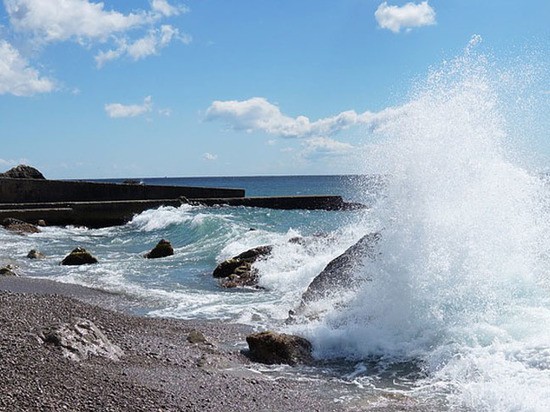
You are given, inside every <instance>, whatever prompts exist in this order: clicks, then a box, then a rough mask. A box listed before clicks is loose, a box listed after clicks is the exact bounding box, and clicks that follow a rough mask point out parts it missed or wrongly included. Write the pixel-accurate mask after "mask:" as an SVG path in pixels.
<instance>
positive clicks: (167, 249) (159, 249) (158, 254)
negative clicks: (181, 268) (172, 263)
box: [145, 239, 174, 259]
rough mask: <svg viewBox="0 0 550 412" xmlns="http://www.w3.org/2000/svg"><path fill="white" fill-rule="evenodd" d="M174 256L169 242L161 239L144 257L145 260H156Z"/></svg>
mask: <svg viewBox="0 0 550 412" xmlns="http://www.w3.org/2000/svg"><path fill="white" fill-rule="evenodd" d="M173 254H174V248H173V247H172V245H171V244H170V242H169V241H167V240H165V239H161V240H160V241H159V242H158V243H157V245H156V246H155V247H154V248H153V250H151V251H150V252H149V253H147V254H146V255H145V257H146V258H147V259H158V258H163V257H167V256H172V255H173Z"/></svg>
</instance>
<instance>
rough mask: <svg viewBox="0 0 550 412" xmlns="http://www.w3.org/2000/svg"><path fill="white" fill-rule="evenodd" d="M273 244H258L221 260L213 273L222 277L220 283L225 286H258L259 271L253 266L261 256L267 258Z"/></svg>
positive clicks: (218, 277) (219, 277)
mask: <svg viewBox="0 0 550 412" xmlns="http://www.w3.org/2000/svg"><path fill="white" fill-rule="evenodd" d="M272 250H273V246H258V247H255V248H253V249H250V250H247V251H245V252H243V253H241V254H240V255H237V256H234V257H232V258H231V259H227V260H224V261H223V262H221V263H220V264H219V265H218V266H217V267H216V269H214V272H213V273H212V275H213V276H214V277H215V278H217V279H220V285H221V286H222V287H224V288H235V287H238V286H241V287H242V286H252V287H257V286H258V272H257V270H256V269H255V268H254V267H253V266H252V264H253V263H254V262H256V261H257V260H258V259H260V258H265V257H266V256H268V255H269V254H271V251H272Z"/></svg>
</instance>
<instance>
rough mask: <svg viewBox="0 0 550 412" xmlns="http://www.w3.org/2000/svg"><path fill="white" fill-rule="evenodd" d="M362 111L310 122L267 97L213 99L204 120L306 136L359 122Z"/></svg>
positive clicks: (343, 127) (337, 130) (343, 113)
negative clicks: (289, 114) (282, 108)
mask: <svg viewBox="0 0 550 412" xmlns="http://www.w3.org/2000/svg"><path fill="white" fill-rule="evenodd" d="M365 115H368V114H365ZM365 115H358V114H357V113H356V112H355V111H353V110H350V111H346V112H342V113H340V114H338V115H336V116H333V117H327V118H325V119H320V120H317V121H314V122H312V121H310V120H309V118H307V117H305V116H298V117H296V118H293V117H289V116H286V115H284V114H283V113H281V110H280V109H279V107H278V106H276V105H274V104H272V103H270V102H268V101H267V99H265V98H263V97H253V98H251V99H248V100H243V101H236V100H229V101H215V102H213V103H212V105H211V106H210V107H209V108H208V110H207V112H206V120H209V121H210V120H222V121H225V122H227V123H229V124H231V126H232V127H233V128H234V129H235V130H245V131H248V132H251V131H254V130H256V131H258V130H259V131H263V132H265V133H268V134H273V135H278V136H282V137H307V136H323V135H324V136H328V135H332V134H334V133H337V132H339V131H341V130H344V129H347V128H349V127H351V126H353V125H355V124H357V123H361V122H362V119H361V117H362V116H365Z"/></svg>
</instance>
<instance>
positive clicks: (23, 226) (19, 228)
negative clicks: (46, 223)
mask: <svg viewBox="0 0 550 412" xmlns="http://www.w3.org/2000/svg"><path fill="white" fill-rule="evenodd" d="M2 226H4V227H5V228H6V230H9V231H10V232H16V233H20V234H24V233H40V229H38V227H36V226H35V225H33V224H31V223H27V222H24V221H22V220H19V219H14V218H11V217H8V218H6V219H4V220H2Z"/></svg>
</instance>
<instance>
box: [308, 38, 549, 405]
mask: <svg viewBox="0 0 550 412" xmlns="http://www.w3.org/2000/svg"><path fill="white" fill-rule="evenodd" d="M478 42H479V38H477V37H476V38H474V39H473V41H472V43H471V44H470V45H469V46H468V48H467V49H466V51H465V53H464V55H462V56H460V57H459V58H457V59H455V60H453V61H451V62H448V63H446V64H444V65H443V67H442V68H440V69H438V70H435V71H433V72H432V73H431V74H430V76H429V78H428V79H427V81H426V82H425V83H424V84H423V85H421V86H419V87H418V88H417V89H416V90H415V91H414V93H413V95H412V97H411V99H410V101H409V102H408V103H406V104H404V105H403V106H401V107H399V108H396V109H395V110H394V111H393V113H392V115H391V116H388V117H387V118H386V119H385V120H384V121H382V122H380V123H379V124H377V125H376V128H375V129H374V133H375V134H378V135H380V136H382V137H384V139H385V140H383V142H382V143H380V144H379V145H377V146H373V147H371V148H370V153H369V155H368V156H367V159H366V163H367V164H368V165H369V166H372V167H373V168H374V170H375V171H376V172H378V173H383V174H384V175H386V176H387V182H388V184H387V188H386V190H385V196H384V197H383V198H381V199H380V201H379V202H378V204H377V205H376V207H375V209H374V211H373V216H374V217H375V218H376V219H377V221H378V224H379V227H380V228H381V230H382V241H381V242H380V257H379V258H378V259H377V260H375V261H374V262H366V266H365V273H364V275H365V276H367V277H369V278H372V281H370V282H366V283H364V284H363V286H362V287H361V288H360V289H359V290H358V291H357V292H356V293H355V295H354V296H353V298H352V300H351V301H350V302H349V304H348V305H347V306H346V308H345V309H342V310H333V311H332V312H331V313H330V314H329V315H328V316H326V317H325V318H324V319H323V320H322V321H321V322H319V323H316V324H310V325H305V326H302V327H301V328H299V329H300V330H301V332H303V333H306V335H307V336H309V337H310V338H311V339H312V340H313V341H314V343H315V347H316V351H317V355H318V356H320V357H340V356H344V357H349V358H376V359H378V360H379V361H380V362H387V363H394V362H403V361H414V362H418V363H419V364H420V365H421V368H422V371H423V373H425V374H426V376H427V377H426V378H425V379H421V380H418V381H416V383H415V385H413V386H415V389H414V393H415V394H416V395H417V396H419V397H424V398H440V399H442V401H441V402H443V404H447V405H448V406H449V407H450V408H451V409H458V410H463V409H468V410H477V411H479V410H532V411H543V410H549V408H550V391H549V390H548V388H549V387H550V288H549V284H550V281H549V279H550V276H549V273H550V272H549V269H550V267H549V264H550V261H549V253H548V252H549V249H550V238H549V233H550V230H549V229H550V227H549V226H550V215H549V207H548V206H549V202H548V199H549V196H548V192H549V191H548V187H547V186H545V184H544V182H543V180H542V179H541V178H540V176H538V175H537V174H536V173H533V172H531V171H529V170H527V169H526V168H524V167H522V166H520V165H521V164H522V163H523V162H522V161H520V160H519V159H517V158H516V155H515V152H514V151H513V149H512V145H510V143H509V142H510V140H513V139H514V138H515V136H510V135H509V130H513V129H514V128H513V127H510V126H509V125H507V124H506V119H505V118H504V116H503V113H505V112H506V111H507V110H509V108H504V107H503V99H502V98H501V95H500V92H501V89H500V86H499V85H500V84H501V79H502V76H501V74H502V72H500V71H498V70H496V69H495V68H494V67H492V65H491V64H490V63H489V62H488V60H487V58H486V57H485V56H483V55H480V54H478V53H477V52H476V51H475V49H474V46H475V44H474V43H478ZM507 75H508V76H509V75H510V71H508V72H507Z"/></svg>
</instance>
